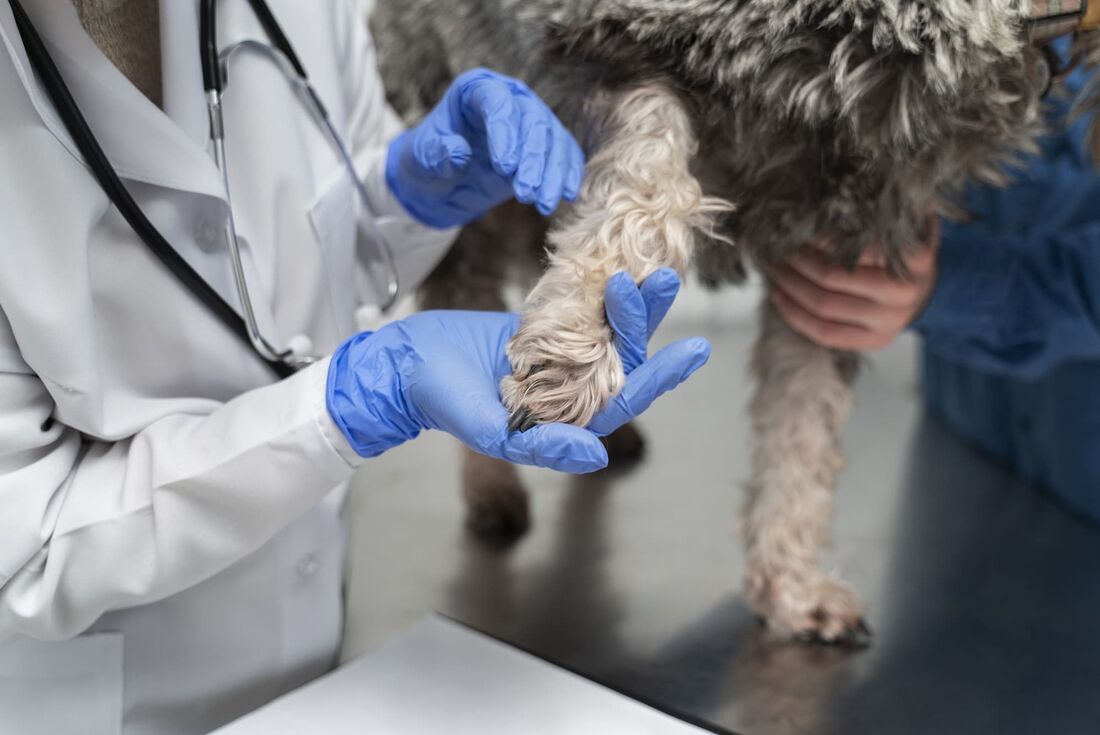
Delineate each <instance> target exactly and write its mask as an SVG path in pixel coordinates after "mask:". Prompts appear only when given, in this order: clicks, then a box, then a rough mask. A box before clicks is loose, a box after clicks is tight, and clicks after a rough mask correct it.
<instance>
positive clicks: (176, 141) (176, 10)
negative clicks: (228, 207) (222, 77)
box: [0, 0, 236, 200]
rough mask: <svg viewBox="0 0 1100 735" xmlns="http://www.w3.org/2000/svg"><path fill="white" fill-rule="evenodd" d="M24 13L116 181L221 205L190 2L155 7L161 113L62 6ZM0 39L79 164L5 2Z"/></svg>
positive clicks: (38, 5) (36, 5)
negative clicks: (178, 192) (158, 17)
mask: <svg viewBox="0 0 1100 735" xmlns="http://www.w3.org/2000/svg"><path fill="white" fill-rule="evenodd" d="M24 7H25V8H26V10H27V14H28V15H29V16H30V17H31V19H32V20H33V21H34V24H35V27H36V28H37V29H38V32H39V34H40V35H41V36H42V37H43V39H44V40H45V42H46V45H47V48H48V49H49V52H50V55H51V56H53V58H54V61H55V63H56V64H57V66H58V68H59V69H60V71H61V74H62V76H63V77H64V78H65V80H66V82H67V84H68V85H69V88H70V90H71V91H72V93H73V96H74V97H75V98H76V101H77V104H78V105H79V106H80V109H81V111H82V112H83V114H84V116H85V117H86V118H87V120H88V124H89V125H90V126H91V128H92V130H93V131H95V134H96V137H97V139H98V140H99V143H100V145H101V146H102V147H103V149H104V151H105V153H106V154H107V157H108V158H109V159H110V161H111V163H112V165H113V166H114V167H115V169H116V170H117V172H118V174H119V176H120V177H122V178H123V179H128V180H131V181H137V182H143V183H146V184H152V185H155V186H164V187H167V188H171V189H176V190H181V191H190V192H194V193H198V194H204V195H208V196H212V197H216V198H219V199H222V200H224V199H225V190H224V188H223V184H222V180H221V175H220V174H219V172H218V169H217V167H216V166H215V165H214V163H213V160H212V159H211V157H210V156H209V154H208V152H207V138H208V127H207V126H208V123H207V118H206V103H205V100H204V96H203V89H202V73H201V66H200V63H199V53H198V49H199V43H198V35H199V19H198V3H197V2H166V3H161V5H160V12H161V20H160V23H161V54H162V69H163V81H164V95H163V96H164V110H163V111H162V110H160V109H158V108H157V106H156V105H154V104H153V103H152V102H150V101H149V100H148V99H147V98H146V97H145V95H143V94H142V93H141V92H140V91H139V90H138V89H137V88H136V87H134V86H133V84H131V83H130V81H129V80H127V79H126V77H125V76H124V75H123V74H122V73H121V72H120V71H119V70H118V69H117V68H115V66H114V64H112V63H111V62H110V60H108V59H107V58H106V57H105V56H104V55H103V54H102V53H101V52H100V50H99V49H98V48H97V47H96V45H95V43H93V42H92V40H91V38H89V37H88V35H87V33H85V32H84V29H83V27H82V26H81V25H80V19H79V17H78V16H77V13H76V9H75V8H74V7H73V6H72V4H71V3H70V2H68V1H67V0H65V1H63V2H60V1H58V0H48V1H43V2H37V1H32V2H24ZM223 15H224V14H222V13H219V21H222V16H223ZM234 15H236V14H234ZM226 20H229V19H226ZM219 26H220V27H221V28H222V29H224V31H225V33H224V35H225V36H226V39H227V40H228V39H229V38H231V37H232V35H235V34H233V31H234V29H233V28H232V25H231V24H227V25H222V24H221V22H219ZM0 36H3V41H4V45H5V47H6V49H7V51H8V53H9V55H10V56H11V58H12V61H13V63H14V64H15V66H16V68H17V70H18V72H19V76H20V78H21V79H22V80H23V85H24V87H26V88H27V90H28V93H29V94H30V96H31V99H32V101H33V103H34V105H35V108H36V109H37V110H38V111H39V114H40V115H41V116H42V119H43V122H44V123H45V124H46V126H47V127H48V128H49V129H50V131H51V132H52V133H53V134H54V135H55V136H56V137H57V138H58V139H59V140H60V141H61V142H62V143H63V144H64V145H65V146H66V147H67V148H69V150H70V151H71V152H72V153H73V155H74V156H77V157H80V155H79V152H78V150H77V148H76V145H75V143H74V142H73V140H72V138H71V136H70V135H69V133H68V131H67V130H66V129H65V126H64V124H63V123H62V122H61V119H60V118H59V117H58V115H57V113H56V112H55V111H54V109H53V106H52V104H51V103H50V101H49V97H48V95H47V94H46V91H45V89H44V88H43V87H42V85H41V84H40V83H39V81H38V80H37V78H36V77H35V75H34V73H33V70H32V67H31V66H30V62H29V60H28V59H27V56H26V51H25V49H24V47H23V43H22V39H21V38H20V36H19V31H18V29H17V28H16V25H15V18H14V16H13V15H12V11H11V7H10V6H9V4H8V3H7V2H3V3H0Z"/></svg>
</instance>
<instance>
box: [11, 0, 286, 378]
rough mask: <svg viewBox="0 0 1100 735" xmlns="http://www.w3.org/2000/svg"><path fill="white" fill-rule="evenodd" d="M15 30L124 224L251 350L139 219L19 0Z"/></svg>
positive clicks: (237, 319) (240, 323) (236, 320)
mask: <svg viewBox="0 0 1100 735" xmlns="http://www.w3.org/2000/svg"><path fill="white" fill-rule="evenodd" d="M9 4H10V5H11V8H12V13H13V15H14V16H15V22H16V26H17V27H18V29H19V34H20V36H21V37H22V38H23V45H24V47H25V48H26V50H27V57H28V59H30V62H31V65H32V66H33V67H34V70H35V72H37V74H38V76H39V78H40V79H41V80H42V84H43V87H44V88H45V90H46V94H47V95H48V96H49V98H50V101H51V102H52V103H53V106H54V108H55V109H56V110H57V113H58V115H59V116H60V117H61V120H62V122H63V123H64V124H65V128H66V129H67V130H68V131H69V134H70V135H71V136H72V138H73V142H74V143H75V144H76V146H77V149H78V150H79V151H80V155H81V156H83V158H84V160H85V162H87V164H88V167H89V169H90V170H91V172H92V175H93V176H94V177H95V179H96V181H97V183H98V184H99V185H100V187H101V188H102V189H103V191H104V192H105V193H106V194H107V196H108V198H109V199H110V200H111V202H112V203H113V204H114V205H115V207H116V208H117V209H118V210H119V213H120V214H122V216H123V218H124V219H125V220H126V222H127V224H129V225H130V227H131V228H133V230H134V232H136V233H137V235H138V237H139V238H140V239H141V240H142V242H144V243H145V244H146V246H147V247H148V248H149V250H150V251H152V253H153V255H154V256H156V258H157V259H158V260H160V261H161V263H163V264H164V265H165V267H167V268H168V269H169V270H170V271H171V272H172V274H173V275H174V276H175V277H176V278H177V279H178V280H179V281H180V282H181V283H182V284H183V285H184V286H185V287H186V288H187V289H188V290H189V291H191V293H192V294H194V296H195V297H196V298H197V299H198V300H199V301H200V302H201V303H202V304H203V305H204V306H206V308H207V309H208V310H209V311H210V312H211V313H212V314H213V315H214V316H215V317H216V318H217V319H218V320H219V321H220V322H222V324H223V325H225V327H226V328H227V329H229V330H230V332H232V333H233V334H234V335H236V336H237V337H238V338H239V339H240V340H242V341H244V342H245V343H246V344H248V345H251V340H250V339H249V336H248V327H247V325H246V324H245V321H244V319H242V318H241V316H240V315H239V314H238V313H237V312H236V310H234V309H233V307H232V306H230V305H229V303H228V302H227V301H226V300H225V299H223V298H222V297H221V294H219V293H218V292H217V291H215V290H214V288H213V287H211V286H210V284H208V283H207V282H206V280H205V279H203V277H202V276H201V275H199V273H198V272H197V271H195V269H194V268H192V267H191V265H190V264H189V263H188V262H187V261H186V260H184V259H183V257H182V256H181V255H180V254H179V253H178V252H177V251H176V249H175V248H173V247H172V245H171V244H170V243H169V242H168V240H167V239H166V238H165V237H164V236H163V235H162V234H161V233H160V231H159V230H158V229H157V228H156V226H155V225H154V224H153V223H152V222H151V221H149V218H148V217H146V216H145V213H144V212H143V211H142V210H141V207H140V206H138V204H137V202H136V201H134V199H133V197H132V196H130V192H129V191H128V190H127V189H126V186H125V185H124V184H123V183H122V180H121V179H120V178H119V177H118V174H117V173H116V172H115V169H114V167H113V166H112V165H111V162H110V160H109V159H108V158H107V155H106V153H104V151H103V148H102V146H100V144H99V141H98V139H97V138H96V136H95V134H94V133H93V132H92V129H91V127H90V126H89V125H88V121H87V120H86V119H85V117H84V114H83V113H82V112H81V111H80V108H79V106H78V105H77V104H76V100H75V99H74V98H73V95H72V92H70V91H69V87H68V85H66V84H65V80H64V78H62V76H61V72H60V71H59V70H58V68H57V65H56V64H54V61H53V58H52V57H51V56H50V53H49V51H48V50H47V49H46V45H45V43H44V42H43V41H42V37H41V36H40V35H39V34H38V31H37V29H36V28H35V27H34V24H33V23H32V22H31V20H30V18H29V17H28V16H27V13H26V11H25V10H24V9H23V6H22V4H21V3H20V1H19V0H9ZM264 362H265V363H266V364H267V366H268V367H269V368H271V370H272V371H273V372H274V373H275V374H276V375H278V376H279V377H280V378H286V377H289V376H290V375H293V374H294V372H296V370H295V368H294V367H293V366H291V365H289V364H287V363H286V362H284V361H281V360H266V359H265V360H264Z"/></svg>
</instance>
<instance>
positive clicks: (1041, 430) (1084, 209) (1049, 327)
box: [914, 48, 1100, 522]
mask: <svg viewBox="0 0 1100 735" xmlns="http://www.w3.org/2000/svg"><path fill="white" fill-rule="evenodd" d="M1063 50H1064V48H1063ZM1088 80H1089V77H1088V76H1087V75H1086V74H1085V72H1083V71H1078V72H1076V73H1075V74H1074V75H1073V76H1072V77H1071V78H1070V80H1069V84H1068V86H1069V88H1070V93H1071V94H1070V98H1068V99H1055V100H1052V101H1050V103H1049V108H1050V127H1051V130H1052V131H1054V132H1052V133H1051V134H1050V135H1049V136H1047V137H1046V138H1045V139H1044V140H1043V141H1042V152H1041V154H1040V155H1038V156H1035V157H1031V158H1028V159H1026V160H1025V169H1024V171H1023V172H1022V173H1021V174H1020V175H1019V176H1018V177H1017V183H1016V184H1015V185H1014V186H1013V187H1011V188H1009V189H1007V190H994V189H990V188H976V189H974V190H972V191H971V192H969V194H968V204H969V207H970V209H971V211H972V212H973V213H974V214H975V215H976V217H977V219H976V221H974V222H972V223H969V224H950V223H948V224H945V227H944V237H943V249H942V251H941V255H940V275H939V281H938V283H937V286H936V290H935V291H934V293H933V295H932V297H931V301H930V302H929V304H928V306H927V308H926V310H925V311H924V313H923V314H922V315H921V317H920V318H919V319H918V321H917V322H916V324H915V325H914V326H915V328H916V329H917V330H918V331H919V332H920V333H921V334H922V335H923V336H924V337H925V350H924V365H923V371H924V394H925V397H926V400H927V403H928V405H929V407H930V409H931V411H932V412H933V413H934V414H936V415H938V416H939V417H940V418H941V419H942V420H943V421H944V422H946V423H947V424H948V425H949V426H950V427H951V428H952V429H954V430H955V431H957V432H958V433H960V434H962V435H963V436H964V437H966V438H967V439H969V440H970V441H971V442H972V443H974V444H976V445H977V446H979V447H980V448H982V449H984V450H985V451H987V452H989V453H991V454H993V455H995V456H996V457H998V458H999V459H1000V460H1002V461H1003V462H1004V463H1006V464H1008V465H1009V466H1011V467H1012V468H1014V469H1015V470H1016V471H1017V472H1018V473H1019V474H1020V475H1022V476H1024V477H1026V478H1027V479H1029V480H1032V481H1034V482H1037V483H1039V484H1040V485H1042V486H1044V487H1046V488H1047V489H1049V490H1050V491H1051V492H1053V493H1055V494H1056V495H1057V496H1058V497H1059V498H1061V500H1063V501H1064V502H1065V503H1066V504H1068V505H1069V506H1071V507H1072V508H1073V509H1075V510H1077V511H1079V512H1081V513H1084V514H1085V515H1087V516H1089V517H1091V518H1092V519H1094V520H1096V521H1098V522H1100V168H1098V167H1096V166H1095V165H1094V164H1093V162H1092V161H1091V160H1090V157H1089V155H1088V152H1087V142H1086V128H1087V125H1088V122H1089V121H1088V120H1079V121H1076V122H1074V121H1071V120H1070V119H1069V114H1068V113H1069V108H1070V106H1071V104H1072V98H1073V96H1076V94H1077V93H1079V92H1080V91H1081V89H1082V87H1083V86H1084V85H1085V84H1086V83H1087V82H1088Z"/></svg>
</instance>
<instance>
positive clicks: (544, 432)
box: [326, 271, 710, 473]
mask: <svg viewBox="0 0 1100 735" xmlns="http://www.w3.org/2000/svg"><path fill="white" fill-rule="evenodd" d="M678 287H679V280H678V279H677V277H676V274H675V273H674V272H672V271H660V272H658V273H657V274H655V275H654V276H652V277H650V278H649V279H648V280H647V281H646V282H645V283H644V284H643V285H642V287H641V288H640V289H639V288H638V287H637V286H635V284H634V282H633V281H632V280H631V279H630V277H629V276H628V275H626V274H625V273H623V274H618V275H616V276H615V277H613V278H612V279H611V280H610V281H609V282H608V285H607V292H606V297H607V312H608V318H609V320H610V322H611V324H612V326H613V327H614V329H615V330H616V340H617V344H618V346H619V348H620V351H621V352H622V355H623V362H624V364H626V365H628V366H629V368H628V369H629V370H630V374H629V376H628V377H627V380H626V387H625V388H623V391H622V393H621V394H620V395H619V396H618V397H617V398H615V399H614V400H613V401H611V403H610V404H609V405H608V407H607V408H606V409H605V410H604V411H603V412H601V413H600V414H599V415H598V416H596V418H595V419H594V420H593V421H592V424H591V426H590V428H589V429H581V428H578V427H575V426H568V425H565V424H545V425H542V426H536V427H535V428H533V429H531V430H530V431H527V432H523V433H519V432H509V431H508V411H507V409H505V407H504V405H503V404H502V403H501V401H500V392H499V389H498V385H499V383H500V380H501V378H503V377H504V376H505V375H507V374H508V373H509V372H510V371H511V367H510V365H509V363H508V356H507V354H506V353H505V346H506V345H507V344H508V340H509V339H511V337H512V335H513V334H514V333H515V331H516V329H517V328H518V327H519V317H518V316H516V315H515V314H502V313H496V312H462V311H429V312H424V313H422V314H416V315H414V316H411V317H409V318H408V319H403V320H401V321H399V322H394V323H392V324H389V325H387V326H385V327H383V328H382V329H381V330H379V331H378V332H376V333H373V334H371V333H363V334H359V335H357V336H355V337H353V338H352V339H350V340H348V341H347V342H345V343H344V344H343V345H342V346H341V347H340V348H339V349H338V350H336V353H335V354H334V355H333V357H332V362H331V364H330V366H329V374H328V389H327V395H326V399H327V405H328V410H329V413H330V414H331V415H332V417H333V420H334V421H335V422H336V424H337V425H338V426H339V427H340V430H341V431H342V432H343V434H344V436H345V437H347V439H348V442H349V443H350V444H351V446H352V447H353V448H354V449H355V451H356V452H357V453H358V454H360V455H361V456H363V457H375V456H377V455H379V454H381V453H382V452H384V451H386V450H387V449H391V448H392V447H395V446H397V445H398V444H401V443H403V442H405V441H408V440H409V439H412V438H414V437H416V436H417V435H418V434H419V433H420V432H421V431H422V430H424V429H439V430H441V431H445V432H447V433H449V434H452V435H454V436H455V437H457V438H458V439H460V440H461V441H462V442H464V443H465V444H466V445H467V446H469V447H470V448H471V449H473V450H474V451H477V452H480V453H482V454H486V455H489V456H491V457H497V458H499V459H504V460H507V461H509V462H515V463H518V464H532V465H537V466H540V467H549V468H552V469H555V470H559V471H562V472H574V473H583V472H593V471H595V470H599V469H602V468H604V467H606V466H607V451H606V450H605V449H604V446H603V444H602V443H601V442H600V441H599V439H598V438H597V437H598V436H599V435H604V434H608V433H610V432H612V431H614V430H615V429H617V428H618V427H619V426H622V425H623V424H624V423H626V422H627V421H629V420H631V419H633V418H634V417H635V416H637V415H639V414H640V413H642V412H643V411H645V410H646V409H647V408H649V406H650V404H651V403H653V401H655V400H656V399H657V398H658V397H659V396H661V395H662V394H664V393H666V392H668V391H670V390H672V389H673V388H675V387H676V386H677V385H679V384H680V383H682V382H683V381H685V380H687V378H688V377H689V376H690V375H691V374H692V373H694V372H695V371H696V370H698V369H699V368H700V367H702V365H703V364H704V363H706V361H707V359H708V358H709V357H710V345H709V344H708V343H707V341H706V340H703V339H686V340H682V341H680V342H676V343H674V344H672V345H669V346H668V347H666V348H664V349H663V350H661V351H660V352H658V353H657V354H656V355H654V356H653V357H652V358H650V359H648V360H647V359H646V357H645V354H646V344H647V343H648V341H649V335H650V334H651V333H652V332H653V330H654V329H656V327H657V325H658V324H659V323H660V321H661V319H662V318H663V317H664V315H665V314H666V313H667V312H668V309H669V306H671V304H672V300H673V299H674V298H675V296H676V291H677V288H678Z"/></svg>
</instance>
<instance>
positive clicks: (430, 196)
mask: <svg viewBox="0 0 1100 735" xmlns="http://www.w3.org/2000/svg"><path fill="white" fill-rule="evenodd" d="M583 173H584V153H583V152H582V151H581V148H580V146H579V145H577V142H576V141H575V140H574V139H573V136H572V135H570V134H569V132H568V131H567V130H566V129H565V127H564V126H563V125H562V124H561V121H559V120H558V118H557V117H556V116H555V115H554V113H553V112H552V111H551V110H550V108H549V107H547V106H546V103H544V102H543V101H542V100H541V99H539V98H538V97H537V96H536V95H535V93H534V92H532V91H531V90H530V89H528V88H527V86H526V85H525V84H523V83H522V82H519V81H517V80H515V79H511V78H509V77H506V76H503V75H500V74H497V73H496V72H492V71H489V70H487V69H474V70H472V71H468V72H466V73H465V74H463V75H462V76H460V77H458V79H456V80H455V81H454V83H453V84H452V85H451V88H450V89H449V90H447V93H446V94H445V95H444V97H443V100H442V101H441V102H440V103H439V105H438V106H436V108H435V109H434V110H432V112H431V113H430V114H429V115H428V116H427V117H426V118H425V119H424V120H423V121H422V122H421V123H420V124H419V125H417V126H416V127H415V128H413V129H411V130H408V131H406V132H405V133H403V134H401V135H400V136H399V137H398V138H397V139H396V140H394V142H393V143H391V144H390V148H389V152H388V155H387V157H386V182H387V183H388V184H389V187H390V189H391V190H392V191H393V193H394V196H396V197H397V200H398V201H399V202H401V205H402V206H403V207H404V208H405V209H406V210H407V211H408V212H409V214H411V215H412V216H413V217H415V218H416V219H417V220H419V221H420V222H422V223H424V224H426V225H429V226H431V227H437V228H441V229H442V228H447V227H454V226H456V225H464V224H468V223H470V222H473V221H474V220H476V219H478V218H479V217H481V216H482V215H483V214H485V213H486V212H488V211H489V210H490V209H492V208H493V207H495V206H497V205H498V204H501V203H503V202H505V201H507V200H508V199H511V198H512V197H513V196H514V197H515V198H516V199H518V200H519V201H521V202H523V203H524V204H535V205H537V206H538V210H539V212H541V213H542V214H544V215H548V214H550V213H552V212H553V211H554V210H555V209H557V208H558V205H559V204H560V203H561V200H562V199H563V198H564V199H567V200H569V201H573V200H575V199H576V198H577V195H578V193H580V187H581V176H582V174H583Z"/></svg>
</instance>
